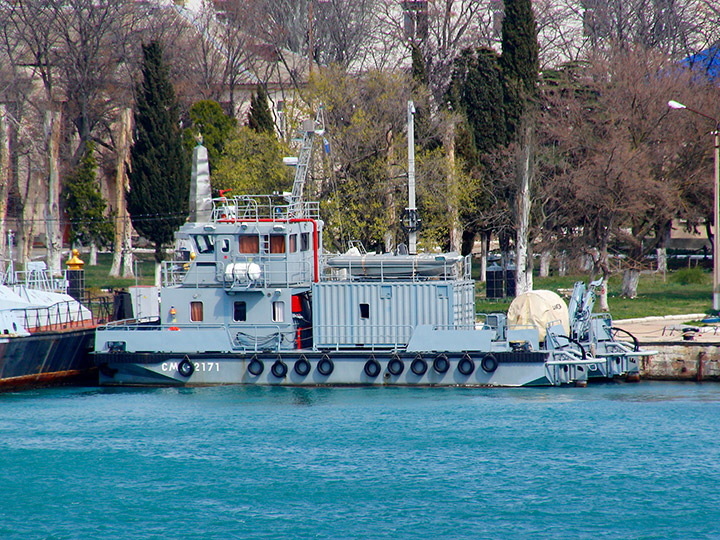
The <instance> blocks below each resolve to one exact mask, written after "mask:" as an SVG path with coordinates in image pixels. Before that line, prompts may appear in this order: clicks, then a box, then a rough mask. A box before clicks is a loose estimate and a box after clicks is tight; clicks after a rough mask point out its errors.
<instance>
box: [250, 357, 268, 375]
mask: <svg viewBox="0 0 720 540" xmlns="http://www.w3.org/2000/svg"><path fill="white" fill-rule="evenodd" d="M247 370H248V371H249V372H250V374H251V375H253V376H255V377H259V376H260V375H262V372H263V371H265V365H264V364H263V363H262V362H261V361H260V360H258V357H257V356H253V357H252V360H250V363H249V364H248V367H247Z"/></svg>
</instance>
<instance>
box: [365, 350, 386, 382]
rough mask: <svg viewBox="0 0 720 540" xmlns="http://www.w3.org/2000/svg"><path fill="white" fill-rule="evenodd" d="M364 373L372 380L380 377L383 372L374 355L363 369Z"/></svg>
mask: <svg viewBox="0 0 720 540" xmlns="http://www.w3.org/2000/svg"><path fill="white" fill-rule="evenodd" d="M363 371H364V372H365V375H367V376H368V377H370V378H371V379H374V378H375V377H377V376H378V375H380V371H382V368H381V367H380V362H378V361H377V360H375V355H374V354H371V355H370V358H368V361H367V362H365V367H363Z"/></svg>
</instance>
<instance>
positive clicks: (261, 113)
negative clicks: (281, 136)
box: [248, 84, 275, 135]
mask: <svg viewBox="0 0 720 540" xmlns="http://www.w3.org/2000/svg"><path fill="white" fill-rule="evenodd" d="M248 127H249V128H250V129H252V130H253V131H255V132H257V133H261V132H265V133H270V134H271V135H274V134H275V122H273V119H272V114H271V113H270V107H268V97H267V94H266V93H265V88H264V87H263V85H262V84H258V85H257V92H256V93H255V94H254V95H253V96H252V97H251V98H250V112H248Z"/></svg>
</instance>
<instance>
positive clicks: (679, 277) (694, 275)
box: [670, 267, 705, 285]
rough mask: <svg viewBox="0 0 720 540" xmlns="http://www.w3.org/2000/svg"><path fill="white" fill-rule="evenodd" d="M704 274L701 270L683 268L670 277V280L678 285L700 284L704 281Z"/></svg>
mask: <svg viewBox="0 0 720 540" xmlns="http://www.w3.org/2000/svg"><path fill="white" fill-rule="evenodd" d="M704 274H705V273H704V272H703V270H702V269H701V268H698V267H695V268H683V269H682V270H678V271H676V272H674V273H673V274H672V276H671V278H670V279H671V280H672V281H673V282H675V283H679V284H680V285H691V284H695V285H697V284H700V283H703V282H704V281H705V277H704Z"/></svg>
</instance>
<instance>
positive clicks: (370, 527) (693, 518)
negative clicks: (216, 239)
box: [0, 382, 720, 540]
mask: <svg viewBox="0 0 720 540" xmlns="http://www.w3.org/2000/svg"><path fill="white" fill-rule="evenodd" d="M719 426H720V386H718V385H715V384H689V383H648V382H643V383H639V384H634V385H631V384H604V385H597V386H590V387H588V388H547V389H451V388H443V389H429V388H315V389H300V388H258V387H250V388H244V387H215V388H195V389H98V388H63V389H47V390H35V391H27V392H18V393H10V394H7V393H6V394H1V395H0V539H2V540H7V539H23V540H26V539H36V538H37V539H52V540H61V539H95V538H113V539H172V540H183V539H218V540H220V539H222V540H224V539H254V538H258V539H260V538H262V539H311V538H313V539H315V538H319V539H334V538H358V539H415V538H418V539H419V538H431V539H465V538H467V539H484V538H498V539H504V538H518V539H580V538H588V539H590V538H592V539H598V538H599V539H604V538H617V539H631V538H632V539H635V538H647V539H650V538H658V539H667V538H678V539H680V538H682V539H688V538H692V539H697V538H720V427H719Z"/></svg>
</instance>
